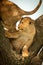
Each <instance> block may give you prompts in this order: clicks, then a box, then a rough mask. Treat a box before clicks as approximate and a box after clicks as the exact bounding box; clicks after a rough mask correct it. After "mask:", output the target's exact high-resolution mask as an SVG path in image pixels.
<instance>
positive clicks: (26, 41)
mask: <svg viewBox="0 0 43 65" xmlns="http://www.w3.org/2000/svg"><path fill="white" fill-rule="evenodd" d="M18 29H19V30H18V32H19V37H18V38H16V39H15V40H12V41H11V42H12V45H13V48H14V49H15V50H16V51H17V52H19V53H20V50H21V49H22V56H23V57H28V56H29V55H30V52H29V51H28V49H29V47H30V46H31V45H32V42H33V39H34V36H35V33H36V28H35V24H34V20H32V19H31V18H29V17H25V18H22V19H21V21H20V23H19V25H18Z"/></svg>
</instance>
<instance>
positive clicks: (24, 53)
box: [22, 45, 30, 57]
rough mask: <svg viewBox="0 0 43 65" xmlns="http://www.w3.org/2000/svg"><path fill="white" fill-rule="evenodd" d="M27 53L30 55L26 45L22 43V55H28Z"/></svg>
mask: <svg viewBox="0 0 43 65" xmlns="http://www.w3.org/2000/svg"><path fill="white" fill-rule="evenodd" d="M29 55H30V52H29V51H28V47H27V46H26V45H24V47H23V50H22V56H23V57H28V56H29Z"/></svg>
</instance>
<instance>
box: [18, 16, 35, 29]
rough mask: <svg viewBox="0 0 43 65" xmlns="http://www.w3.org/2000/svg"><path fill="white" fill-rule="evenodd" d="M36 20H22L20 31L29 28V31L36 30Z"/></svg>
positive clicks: (27, 18) (26, 18)
mask: <svg viewBox="0 0 43 65" xmlns="http://www.w3.org/2000/svg"><path fill="white" fill-rule="evenodd" d="M34 27H35V25H34V20H32V19H31V18H29V17H24V18H22V19H21V21H20V23H19V25H18V29H19V30H24V29H26V28H29V29H33V30H34Z"/></svg>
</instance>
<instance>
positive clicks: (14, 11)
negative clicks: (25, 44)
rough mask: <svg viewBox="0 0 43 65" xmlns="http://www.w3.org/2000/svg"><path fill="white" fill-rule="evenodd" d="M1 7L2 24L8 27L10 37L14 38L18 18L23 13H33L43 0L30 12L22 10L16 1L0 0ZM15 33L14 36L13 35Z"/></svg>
mask: <svg viewBox="0 0 43 65" xmlns="http://www.w3.org/2000/svg"><path fill="white" fill-rule="evenodd" d="M0 2H1V3H0V8H1V10H0V11H1V13H0V15H1V18H2V20H3V22H2V24H3V26H4V28H7V29H8V30H7V32H8V33H6V34H7V35H9V36H8V37H10V36H11V37H12V38H14V37H15V35H14V32H15V24H16V22H17V21H18V20H20V19H21V17H22V16H23V15H32V14H34V13H35V12H36V11H37V10H38V9H39V7H40V6H41V3H42V0H40V2H39V4H38V5H37V6H36V8H35V9H33V10H32V11H30V12H26V11H24V10H22V9H21V8H20V7H18V6H17V5H16V4H15V3H12V2H11V1H9V0H1V1H0ZM13 35H14V36H13Z"/></svg>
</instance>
